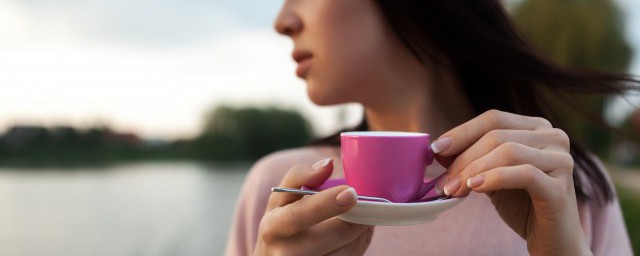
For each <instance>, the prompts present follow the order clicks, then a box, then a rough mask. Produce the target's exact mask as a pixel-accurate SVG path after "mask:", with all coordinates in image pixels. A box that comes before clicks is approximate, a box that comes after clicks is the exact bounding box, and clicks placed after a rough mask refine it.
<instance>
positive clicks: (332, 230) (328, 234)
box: [289, 218, 373, 255]
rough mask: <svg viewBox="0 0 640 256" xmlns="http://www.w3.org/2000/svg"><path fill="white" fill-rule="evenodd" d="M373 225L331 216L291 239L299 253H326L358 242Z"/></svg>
mask: <svg viewBox="0 0 640 256" xmlns="http://www.w3.org/2000/svg"><path fill="white" fill-rule="evenodd" d="M372 228H373V227H371V226H366V225H360V224H353V223H349V222H344V221H342V220H339V219H336V218H331V219H329V220H327V221H324V222H322V223H320V224H318V225H315V226H314V227H312V228H310V229H308V230H307V231H305V232H303V233H300V235H299V236H296V237H295V238H294V239H292V240H291V241H289V242H290V243H291V247H292V248H293V249H294V250H295V251H296V252H298V253H299V255H325V254H328V253H330V252H332V251H335V250H336V249H337V248H341V247H344V246H348V245H350V244H353V243H356V242H357V240H358V239H359V238H360V237H361V236H362V235H363V234H365V233H367V232H369V230H370V229H372Z"/></svg>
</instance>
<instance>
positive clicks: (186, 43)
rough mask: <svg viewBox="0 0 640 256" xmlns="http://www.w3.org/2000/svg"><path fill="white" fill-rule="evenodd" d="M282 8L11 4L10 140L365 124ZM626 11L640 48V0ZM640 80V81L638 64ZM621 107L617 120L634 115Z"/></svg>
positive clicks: (230, 1) (46, 0) (2, 44)
mask: <svg viewBox="0 0 640 256" xmlns="http://www.w3.org/2000/svg"><path fill="white" fill-rule="evenodd" d="M282 1H283V0H224V1H222V0H206V1H205V0H153V1H152V0H58V1H51V0H0V133H2V132H3V131H5V130H6V129H7V128H8V127H9V126H11V125H13V124H35V125H46V126H55V125H66V124H70V125H74V126H78V127H88V126H91V125H96V124H107V125H109V126H111V127H113V128H114V129H115V130H118V131H122V132H135V133H138V134H140V135H142V136H143V137H146V138H161V137H162V138H187V137H192V136H195V135H197V134H198V132H199V131H200V127H201V122H202V118H203V116H204V115H205V114H206V113H207V112H208V111H210V110H211V109H212V108H213V107H215V106H218V105H234V106H265V105H275V106H280V107H283V108H289V109H297V110H300V111H302V112H303V114H304V115H305V116H306V117H307V118H309V119H310V121H311V122H312V124H313V125H314V127H315V130H316V133H317V134H320V135H322V134H328V133H330V132H332V131H335V130H336V129H338V128H340V127H341V126H344V125H349V124H354V123H356V122H357V121H358V119H359V117H360V115H361V111H362V110H361V109H360V107H359V106H357V105H344V106H335V107H317V106H314V105H313V104H312V103H311V102H310V101H309V100H308V98H307V96H306V91H305V85H304V83H303V81H301V80H299V79H298V78H297V77H296V76H295V74H294V69H295V65H294V63H293V61H292V60H291V58H290V53H291V50H292V44H291V42H290V40H288V39H287V38H285V37H282V36H280V35H277V34H276V33H275V32H274V31H273V28H272V23H273V18H274V17H275V16H276V14H277V11H278V8H279V6H280V4H281V3H282ZM618 2H620V3H621V4H622V6H623V9H625V10H626V11H627V13H628V17H627V18H628V22H629V23H628V25H627V28H628V29H627V30H628V32H629V33H628V34H629V39H630V41H631V42H632V44H633V45H634V46H640V1H637V0H619V1H618ZM637 48H638V50H636V56H640V54H637V51H640V47H637ZM632 72H633V73H636V74H640V58H638V57H636V58H635V61H634V64H633V68H632ZM612 109H613V110H614V111H611V113H610V114H609V116H610V117H611V120H613V121H615V120H617V119H620V118H622V117H623V116H624V113H626V112H625V109H628V108H625V107H623V106H616V107H614V108H612ZM341 111H345V112H346V113H347V121H346V123H342V122H340V121H338V119H339V118H338V116H339V115H340V114H339V113H340V112H341Z"/></svg>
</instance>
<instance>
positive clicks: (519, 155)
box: [443, 142, 573, 196]
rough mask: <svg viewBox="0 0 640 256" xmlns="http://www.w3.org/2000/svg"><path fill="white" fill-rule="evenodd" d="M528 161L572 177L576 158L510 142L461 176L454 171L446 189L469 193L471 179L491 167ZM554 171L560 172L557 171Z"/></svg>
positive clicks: (543, 168)
mask: <svg viewBox="0 0 640 256" xmlns="http://www.w3.org/2000/svg"><path fill="white" fill-rule="evenodd" d="M524 164H527V165H531V166H534V167H535V168H537V169H538V170H541V171H542V172H545V173H549V175H562V174H564V175H567V176H570V175H571V172H572V170H573V158H572V157H571V155H570V154H569V153H568V152H562V151H550V150H541V149H537V148H532V147H529V146H526V145H523V144H519V143H515V142H506V143H503V144H501V145H500V146H498V147H497V148H495V149H494V150H492V151H491V152H489V153H488V154H486V155H484V156H482V157H480V158H478V159H476V160H474V161H473V162H471V163H470V164H468V165H467V166H466V168H464V169H463V170H462V171H460V172H459V173H458V174H457V175H455V174H450V175H451V176H449V177H450V178H449V179H448V180H447V182H446V185H444V189H443V190H444V191H445V193H447V194H448V195H453V196H465V195H467V194H468V193H469V191H470V189H469V188H468V186H467V185H466V184H467V180H468V179H469V178H471V177H474V176H476V175H478V174H480V173H483V172H486V171H488V170H491V169H495V168H499V167H507V166H518V165H524ZM554 171H557V172H555V173H553V172H554Z"/></svg>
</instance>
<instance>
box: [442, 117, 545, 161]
mask: <svg viewBox="0 0 640 256" xmlns="http://www.w3.org/2000/svg"><path fill="white" fill-rule="evenodd" d="M551 128H553V126H552V125H551V123H550V122H549V121H547V120H546V119H544V118H540V117H529V116H522V115H516V114H512V113H507V112H502V111H499V110H489V111H487V112H485V113H483V114H482V115H479V116H477V117H476V118H474V119H471V120H470V121H468V122H466V123H464V124H461V125H459V126H457V127H456V128H453V129H452V130H450V131H448V132H446V133H445V134H443V135H442V136H440V138H439V139H438V140H442V139H445V138H447V140H451V142H450V143H447V144H448V147H447V148H444V149H440V150H438V152H436V153H438V154H439V155H440V156H445V157H446V156H454V155H457V154H460V153H462V152H463V151H465V150H466V149H467V148H469V147H470V146H471V145H473V144H474V143H475V142H476V141H478V140H479V139H480V138H481V137H482V136H484V135H485V134H487V133H488V132H490V131H492V130H530V131H533V130H540V129H551ZM437 142H438V141H436V145H437Z"/></svg>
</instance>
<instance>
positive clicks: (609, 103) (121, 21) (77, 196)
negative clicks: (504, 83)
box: [0, 0, 640, 256]
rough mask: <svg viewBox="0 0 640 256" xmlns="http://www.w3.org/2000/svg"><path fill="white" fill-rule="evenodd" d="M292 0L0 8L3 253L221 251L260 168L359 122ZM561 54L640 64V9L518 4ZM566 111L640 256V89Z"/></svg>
mask: <svg viewBox="0 0 640 256" xmlns="http://www.w3.org/2000/svg"><path fill="white" fill-rule="evenodd" d="M281 4H282V1H281V0H278V1H272V0H235V1H229V0H225V1H223V0H208V1H200V0H181V1H179V0H160V1H158V0H155V1H150V0H126V1H124V0H110V1H106V0H65V1H46V0H0V227H1V228H0V255H29V256H31V255H70V256H73V255H220V254H222V252H223V250H224V244H225V242H226V235H227V231H228V228H229V223H230V220H231V217H232V212H233V208H234V204H235V200H236V197H237V193H238V191H239V189H240V186H241V184H242V180H243V178H244V176H245V174H246V172H247V171H248V169H249V168H250V166H251V164H252V163H253V161H255V160H256V159H258V158H259V157H261V156H264V155H265V154H268V153H269V152H273V151H275V150H279V149H284V148H291V147H298V146H301V145H304V144H305V143H307V142H308V141H309V140H311V139H313V138H317V137H320V136H324V135H328V134H331V133H332V132H335V131H337V130H338V129H340V128H344V127H349V126H352V125H355V124H357V123H358V122H359V119H360V117H361V115H362V109H361V108H360V107H359V106H357V105H342V106H335V107H322V108H320V107H316V106H314V105H313V104H312V103H310V102H309V100H308V99H307V97H306V92H305V87H304V83H303V82H302V81H300V80H298V79H297V78H296V77H295V75H294V68H295V65H294V63H293V61H292V60H291V58H290V52H291V50H292V44H291V42H290V41H289V40H287V39H286V38H284V37H281V36H278V35H277V34H276V33H275V32H274V31H273V29H272V26H271V24H272V21H273V18H274V17H275V16H276V14H277V11H278V9H279V6H280V5H281ZM505 4H506V5H507V7H508V10H509V11H510V12H511V14H512V15H513V17H514V18H515V20H516V23H517V24H518V26H519V27H520V28H521V29H522V31H523V32H524V33H525V34H526V35H527V36H528V37H529V38H530V40H531V41H532V42H533V43H534V44H535V45H536V46H537V47H538V48H539V49H540V50H541V51H542V52H543V53H544V54H546V55H547V56H548V57H550V58H552V59H554V60H555V61H556V62H558V63H560V64H562V65H566V66H572V67H579V68H590V69H591V68H595V69H602V70H609V71H617V72H631V73H634V74H640V1H637V0H581V1H576V0H512V1H505ZM583 100H584V102H585V103H586V104H587V105H588V106H590V107H591V108H592V109H593V110H594V111H596V112H597V113H600V114H601V115H602V116H603V117H604V118H605V119H606V120H607V122H609V124H610V125H612V126H614V127H617V128H619V129H620V130H621V131H622V132H623V134H624V135H621V134H617V133H613V132H610V131H608V130H606V129H603V128H600V127H598V126H594V125H589V124H587V120H585V119H583V118H581V117H579V116H577V115H575V114H572V113H570V112H568V111H566V109H563V108H562V107H561V106H560V105H561V104H558V111H560V112H561V113H563V115H564V116H565V118H566V120H567V122H568V123H569V127H570V131H569V132H570V133H571V134H574V135H576V137H578V139H580V140H581V141H582V142H583V143H585V144H587V145H588V146H589V147H590V148H592V149H593V150H594V151H595V152H596V153H597V154H598V155H600V157H602V159H604V160H605V162H606V164H607V166H608V167H609V169H610V171H611V175H612V177H613V180H614V182H615V184H616V187H617V189H618V192H619V197H620V200H621V203H622V207H623V211H624V214H625V220H626V223H627V227H628V231H629V235H630V237H631V238H632V240H633V246H634V250H635V252H636V253H640V219H639V217H637V216H640V157H639V154H638V150H639V148H638V145H639V144H638V142H639V141H640V138H639V137H638V135H639V134H640V133H639V131H640V108H639V106H640V95H627V96H626V97H617V98H593V97H590V98H584V99H583Z"/></svg>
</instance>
